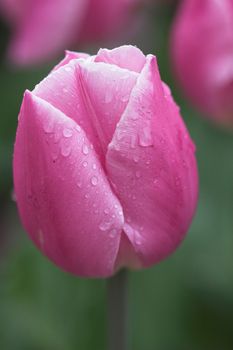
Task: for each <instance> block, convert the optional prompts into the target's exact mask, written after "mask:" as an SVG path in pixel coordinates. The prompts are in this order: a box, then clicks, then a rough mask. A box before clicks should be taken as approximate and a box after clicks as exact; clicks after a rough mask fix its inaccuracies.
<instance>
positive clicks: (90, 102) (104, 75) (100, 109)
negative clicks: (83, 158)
mask: <svg viewBox="0 0 233 350" xmlns="http://www.w3.org/2000/svg"><path fill="white" fill-rule="evenodd" d="M77 74H80V75H81V82H82V89H83V91H84V95H85V98H84V100H85V104H86V108H87V109H88V110H89V115H92V125H95V129H96V130H97V132H98V135H99V140H100V142H101V144H102V149H103V153H104V155H105V154H106V151H107V146H108V144H109V142H110V141H111V140H112V136H113V133H114V131H115V128H116V125H117V123H118V121H119V120H120V118H121V116H122V113H123V112H124V110H125V108H126V106H127V103H128V100H129V96H130V94H131V91H132V89H133V87H134V85H135V83H136V80H137V78H138V74H137V73H135V72H130V71H128V70H127V69H122V68H119V67H116V66H113V65H110V64H106V63H102V62H99V63H95V62H91V61H89V60H86V61H82V62H80V63H79V72H77Z"/></svg>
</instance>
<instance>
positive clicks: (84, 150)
mask: <svg viewBox="0 0 233 350" xmlns="http://www.w3.org/2000/svg"><path fill="white" fill-rule="evenodd" d="M82 151H83V154H85V155H87V154H88V153H89V148H88V146H87V145H85V144H84V145H83V150H82Z"/></svg>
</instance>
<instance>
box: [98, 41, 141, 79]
mask: <svg viewBox="0 0 233 350" xmlns="http://www.w3.org/2000/svg"><path fill="white" fill-rule="evenodd" d="M95 62H105V63H110V64H114V65H116V66H118V67H121V68H126V69H129V70H131V71H133V72H137V73H140V72H141V70H142V68H143V66H144V64H145V63H146V58H145V56H144V54H143V53H142V51H141V50H139V49H138V48H137V47H135V46H132V45H124V46H120V47H117V48H116V49H113V50H108V49H100V50H99V52H98V53H97V55H96V58H95Z"/></svg>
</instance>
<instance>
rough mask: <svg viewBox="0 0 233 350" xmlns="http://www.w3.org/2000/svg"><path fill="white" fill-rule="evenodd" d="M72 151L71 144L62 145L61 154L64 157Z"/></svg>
mask: <svg viewBox="0 0 233 350" xmlns="http://www.w3.org/2000/svg"><path fill="white" fill-rule="evenodd" d="M70 152H71V146H70V145H64V144H62V145H61V154H62V155H63V156H64V157H68V156H69V155H70Z"/></svg>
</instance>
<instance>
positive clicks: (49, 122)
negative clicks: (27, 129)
mask: <svg viewBox="0 0 233 350" xmlns="http://www.w3.org/2000/svg"><path fill="white" fill-rule="evenodd" d="M43 127H44V132H46V133H47V134H50V133H52V132H53V129H54V122H53V120H46V122H45V123H44V125H43Z"/></svg>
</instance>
